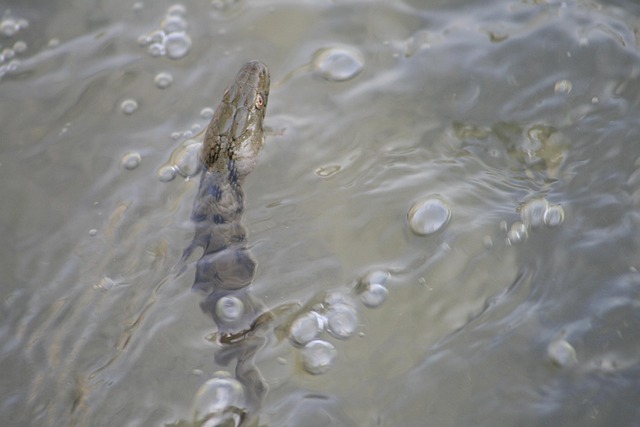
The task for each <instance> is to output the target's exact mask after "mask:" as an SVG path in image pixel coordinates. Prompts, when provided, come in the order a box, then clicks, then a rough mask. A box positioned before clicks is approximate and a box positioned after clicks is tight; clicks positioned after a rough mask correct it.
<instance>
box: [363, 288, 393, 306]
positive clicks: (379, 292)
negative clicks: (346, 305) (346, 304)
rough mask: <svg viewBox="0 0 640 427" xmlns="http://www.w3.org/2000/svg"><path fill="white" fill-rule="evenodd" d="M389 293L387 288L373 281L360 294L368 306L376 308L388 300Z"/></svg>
mask: <svg viewBox="0 0 640 427" xmlns="http://www.w3.org/2000/svg"><path fill="white" fill-rule="evenodd" d="M388 295H389V291H388V290H387V288H385V287H384V286H382V285H380V284H378V283H373V284H371V285H369V286H368V287H367V289H365V291H364V292H362V293H361V294H360V300H361V301H362V304H364V305H365V306H366V307H369V308H376V307H380V306H381V305H382V303H384V302H385V301H386V299H387V296H388Z"/></svg>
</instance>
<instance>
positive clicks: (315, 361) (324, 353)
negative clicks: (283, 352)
mask: <svg viewBox="0 0 640 427" xmlns="http://www.w3.org/2000/svg"><path fill="white" fill-rule="evenodd" d="M337 354H338V352H337V351H336V349H335V347H334V346H333V345H331V343H328V342H326V341H322V340H314V341H311V342H310V343H308V344H307V345H305V346H304V348H303V349H302V362H303V364H304V369H305V370H306V371H307V372H309V373H310V374H313V375H320V374H324V373H326V372H328V371H329V369H331V365H332V364H333V361H334V359H335V358H336V355H337Z"/></svg>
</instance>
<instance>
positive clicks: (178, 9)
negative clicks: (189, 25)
mask: <svg viewBox="0 0 640 427" xmlns="http://www.w3.org/2000/svg"><path fill="white" fill-rule="evenodd" d="M186 13H187V8H186V7H184V5H182V4H180V3H176V4H174V5H172V6H169V9H167V16H184V15H185V14H186Z"/></svg>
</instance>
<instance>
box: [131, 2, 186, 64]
mask: <svg viewBox="0 0 640 427" xmlns="http://www.w3.org/2000/svg"><path fill="white" fill-rule="evenodd" d="M185 14H186V9H185V7H184V6H182V5H180V4H176V5H173V6H171V7H169V9H167V12H166V13H165V16H164V18H163V19H162V20H161V21H160V28H159V29H157V30H154V31H151V32H150V33H148V34H143V35H142V36H140V37H139V38H138V43H139V44H140V46H146V47H147V52H148V53H149V54H150V55H151V56H167V57H168V58H170V59H181V58H184V57H185V56H186V55H187V54H188V53H189V51H190V50H191V37H190V36H189V34H188V33H187V30H188V29H189V24H188V23H187V21H186V19H185V17H184V15H185Z"/></svg>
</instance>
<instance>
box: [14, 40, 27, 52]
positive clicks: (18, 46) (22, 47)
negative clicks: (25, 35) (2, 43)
mask: <svg viewBox="0 0 640 427" xmlns="http://www.w3.org/2000/svg"><path fill="white" fill-rule="evenodd" d="M13 50H14V51H15V52H16V53H24V52H25V51H26V50H27V43H26V42H25V41H23V40H18V41H17V42H15V43H14V44H13Z"/></svg>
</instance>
